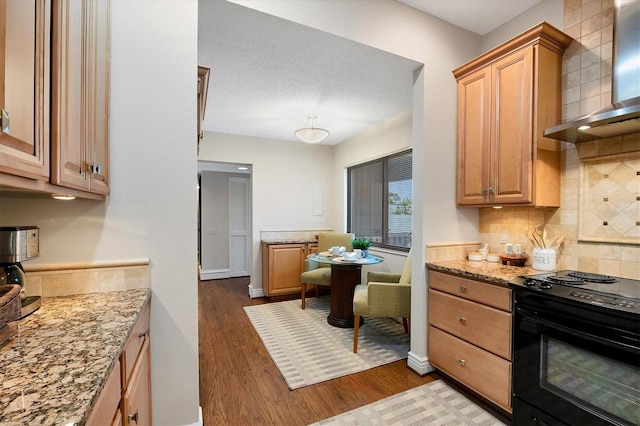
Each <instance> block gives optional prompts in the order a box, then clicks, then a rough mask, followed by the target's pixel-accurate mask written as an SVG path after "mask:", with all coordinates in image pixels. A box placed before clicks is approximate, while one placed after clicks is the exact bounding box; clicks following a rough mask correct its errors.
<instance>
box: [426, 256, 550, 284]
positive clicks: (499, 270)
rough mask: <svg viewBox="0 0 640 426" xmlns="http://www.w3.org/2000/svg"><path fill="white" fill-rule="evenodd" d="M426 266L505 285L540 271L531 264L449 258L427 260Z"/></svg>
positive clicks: (434, 269)
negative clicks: (519, 277) (442, 260)
mask: <svg viewBox="0 0 640 426" xmlns="http://www.w3.org/2000/svg"><path fill="white" fill-rule="evenodd" d="M426 265H427V268H429V269H431V270H433V271H440V272H445V273H448V274H453V275H459V276H461V277H465V278H471V279H475V280H481V281H485V282H489V283H492V284H498V285H502V286H505V287H506V286H507V285H508V284H509V281H511V280H513V279H514V278H516V277H517V276H519V275H533V274H539V273H541V271H537V270H535V269H533V268H532V267H531V266H506V265H503V264H502V263H501V262H495V263H494V262H487V261H484V260H483V261H480V262H472V261H469V260H450V261H446V262H427V264H426Z"/></svg>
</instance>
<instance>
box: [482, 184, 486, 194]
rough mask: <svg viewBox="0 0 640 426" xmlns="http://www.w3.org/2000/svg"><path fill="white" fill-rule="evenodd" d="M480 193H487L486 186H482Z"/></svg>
mask: <svg viewBox="0 0 640 426" xmlns="http://www.w3.org/2000/svg"><path fill="white" fill-rule="evenodd" d="M482 195H487V188H485V187H484V186H483V187H482Z"/></svg>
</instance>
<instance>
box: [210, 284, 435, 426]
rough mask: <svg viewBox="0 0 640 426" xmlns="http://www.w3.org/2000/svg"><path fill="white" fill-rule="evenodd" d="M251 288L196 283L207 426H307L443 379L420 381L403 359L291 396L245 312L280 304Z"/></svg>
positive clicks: (431, 378)
mask: <svg viewBox="0 0 640 426" xmlns="http://www.w3.org/2000/svg"><path fill="white" fill-rule="evenodd" d="M248 282H249V280H248V278H235V279H230V280H215V281H205V282H201V283H199V302H198V305H199V306H198V307H199V340H200V341H199V346H200V347H199V355H200V405H201V407H202V415H203V421H204V425H205V426H212V425H287V426H289V425H308V424H310V423H314V422H317V421H320V420H324V419H326V418H328V417H332V416H335V415H337V414H341V413H344V412H346V411H349V410H352V409H354V408H357V407H361V406H363V405H366V404H369V403H372V402H375V401H378V400H380V399H383V398H386V397H388V396H391V395H393V394H396V393H399V392H403V391H405V390H407V389H411V388H414V387H417V386H420V385H423V384H425V383H428V382H431V381H433V380H436V379H438V378H441V377H440V376H438V375H437V374H431V375H427V376H425V377H421V376H419V375H418V374H417V373H415V372H414V371H413V370H411V369H409V368H408V367H407V362H406V360H400V361H397V362H394V363H392V364H388V365H384V366H381V367H378V368H374V369H370V370H367V371H364V372H361V373H357V374H352V375H349V376H346V377H341V378H338V379H334V380H329V381H326V382H322V383H319V384H316V385H312V386H307V387H303V388H300V389H296V390H293V391H291V390H289V388H288V387H287V384H286V383H285V381H284V379H283V378H282V376H281V375H280V372H279V371H278V369H277V368H276V366H275V364H274V363H273V361H272V360H271V358H270V357H269V354H268V353H267V350H266V349H265V347H264V345H263V344H262V341H261V340H260V337H259V336H258V334H257V333H256V332H255V330H254V328H253V326H252V325H251V322H250V321H249V319H248V317H247V315H246V314H245V312H244V309H243V307H244V306H249V305H258V304H264V303H270V302H273V301H279V300H273V299H272V300H270V299H268V298H259V299H250V298H249V296H248V288H247V285H248ZM298 297H299V296H298ZM280 300H283V299H280Z"/></svg>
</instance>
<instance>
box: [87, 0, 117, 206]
mask: <svg viewBox="0 0 640 426" xmlns="http://www.w3.org/2000/svg"><path fill="white" fill-rule="evenodd" d="M89 5H90V11H89V26H88V28H89V32H88V34H87V39H88V42H89V46H90V48H89V55H88V58H89V66H88V69H89V82H88V83H89V96H88V102H89V103H90V105H91V108H90V109H89V111H90V116H89V125H88V128H89V132H88V133H89V139H88V141H87V143H88V149H89V160H90V163H89V164H90V166H89V179H90V182H89V189H90V190H91V192H95V193H98V194H108V193H109V87H110V84H109V52H110V51H111V47H110V27H111V25H110V17H111V10H110V7H111V3H110V2H109V1H107V0H92V1H90V2H89Z"/></svg>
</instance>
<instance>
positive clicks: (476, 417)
mask: <svg viewBox="0 0 640 426" xmlns="http://www.w3.org/2000/svg"><path fill="white" fill-rule="evenodd" d="M356 425H379V426H384V425H387V426H390V425H394V426H396V425H402V426H410V425H416V426H418V425H420V426H422V425H429V426H461V425H465V426H505V424H504V423H502V422H501V421H500V420H498V419H497V418H495V417H494V416H493V415H491V414H490V413H488V412H486V411H485V410H483V409H482V408H480V407H479V406H477V405H476V404H474V403H473V402H472V401H470V400H469V399H467V398H466V397H464V396H463V395H462V394H460V393H459V392H457V391H456V390H454V389H452V388H451V387H449V386H448V385H447V384H446V383H445V382H443V381H442V380H436V381H435V382H431V383H427V384H426V385H422V386H419V387H417V388H413V389H409V390H408V391H405V392H402V393H399V394H397V395H392V396H390V397H388V398H385V399H382V400H380V401H378V402H374V403H371V404H369V405H365V406H364V407H360V408H356V409H355V410H352V411H348V412H346V413H343V414H340V415H337V416H335V417H330V418H328V419H326V420H322V421H321V422H318V423H314V425H312V426H356Z"/></svg>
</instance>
